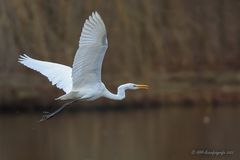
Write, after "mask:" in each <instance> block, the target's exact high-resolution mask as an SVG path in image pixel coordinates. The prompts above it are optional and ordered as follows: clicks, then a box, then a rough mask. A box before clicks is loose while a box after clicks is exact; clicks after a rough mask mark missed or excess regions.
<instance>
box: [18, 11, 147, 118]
mask: <svg viewBox="0 0 240 160" xmlns="http://www.w3.org/2000/svg"><path fill="white" fill-rule="evenodd" d="M107 47H108V41H107V34H106V29H105V24H104V22H103V20H102V19H101V17H100V15H99V14H98V13H97V12H93V13H92V15H91V16H89V18H88V19H87V20H86V21H85V23H84V26H83V29H82V33H81V36H80V41H79V48H78V50H77V52H76V55H75V58H74V61H73V67H72V68H71V67H69V66H66V65H62V64H57V63H52V62H46V61H40V60H36V59H33V58H30V57H29V56H27V55H26V54H23V55H20V58H19V62H20V63H21V64H23V65H25V66H27V67H29V68H31V69H33V70H36V71H38V72H40V73H41V74H43V75H44V76H46V77H47V78H48V80H49V81H51V82H52V85H56V86H57V87H58V88H60V89H62V90H63V91H64V92H65V94H64V95H63V96H60V97H58V98H56V100H71V101H70V102H68V103H66V104H64V105H63V106H62V107H61V108H59V109H58V110H56V111H54V112H52V113H48V114H46V115H44V116H43V117H42V119H41V120H40V122H42V121H44V120H47V119H49V118H51V117H53V116H54V115H55V114H57V113H59V112H60V111H61V110H62V109H63V108H65V107H66V106H67V105H69V104H71V103H73V102H75V101H78V100H89V101H92V100H95V99H98V98H100V97H106V98H109V99H113V100H122V99H124V98H125V91H126V90H127V89H132V90H135V89H148V85H143V84H134V83H126V84H123V85H120V86H119V87H118V91H117V94H113V93H111V92H110V91H109V90H108V89H107V88H106V87H105V85H104V83H103V82H102V81H101V68H102V62H103V58H104V55H105V52H106V50H107Z"/></svg>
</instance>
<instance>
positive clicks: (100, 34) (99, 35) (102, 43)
mask: <svg viewBox="0 0 240 160" xmlns="http://www.w3.org/2000/svg"><path fill="white" fill-rule="evenodd" d="M107 47H108V42H107V34H106V29H105V25H104V23H103V20H102V19H101V17H100V15H99V14H98V13H97V12H93V13H92V16H89V19H87V20H86V21H85V23H84V26H83V29H82V33H81V37H80V41H79V48H78V50H77V53H76V55H75V58H74V62H73V70H72V78H73V90H79V89H80V88H81V87H84V86H88V85H90V86H92V85H95V84H97V83H99V82H101V69H102V62H103V58H104V55H105V52H106V50H107Z"/></svg>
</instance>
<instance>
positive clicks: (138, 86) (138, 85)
mask: <svg viewBox="0 0 240 160" xmlns="http://www.w3.org/2000/svg"><path fill="white" fill-rule="evenodd" d="M136 87H137V88H138V89H149V87H148V85H145V84H136Z"/></svg>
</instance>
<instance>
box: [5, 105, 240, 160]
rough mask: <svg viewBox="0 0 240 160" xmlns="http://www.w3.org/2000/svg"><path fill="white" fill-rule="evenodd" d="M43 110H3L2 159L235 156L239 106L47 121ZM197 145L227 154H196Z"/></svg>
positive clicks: (74, 115)
mask: <svg viewBox="0 0 240 160" xmlns="http://www.w3.org/2000/svg"><path fill="white" fill-rule="evenodd" d="M40 115H41V113H36V114H30V113H26V114H25V113H18V114H9V113H8V114H4V113H2V114H1V115H0V160H43V159H47V160H160V159H164V160H176V159H178V160H189V159H237V158H239V156H240V154H239V152H240V108H239V107H233V106H223V107H182V106H179V107H159V108H154V109H132V110H127V109H126V110H106V111H98V110H91V111H76V112H66V111H65V112H63V113H61V114H60V115H58V116H57V117H55V118H54V119H51V120H49V121H48V122H46V123H41V124H38V123H35V122H36V121H37V120H39V118H40ZM197 150H207V151H209V152H210V151H212V150H215V151H224V152H227V151H231V152H230V154H229V155H226V154H225V155H222V156H220V155H218V156H216V155H202V154H201V155H200V154H198V155H196V154H194V155H192V152H194V151H197Z"/></svg>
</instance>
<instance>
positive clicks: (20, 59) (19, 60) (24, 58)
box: [18, 54, 30, 63]
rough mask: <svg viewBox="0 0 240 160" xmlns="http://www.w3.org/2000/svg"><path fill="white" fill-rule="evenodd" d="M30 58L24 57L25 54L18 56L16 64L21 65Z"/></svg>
mask: <svg viewBox="0 0 240 160" xmlns="http://www.w3.org/2000/svg"><path fill="white" fill-rule="evenodd" d="M29 58H30V57H29V56H28V55H26V54H21V55H20V56H19V58H18V62H19V63H22V62H23V61H25V60H27V59H29Z"/></svg>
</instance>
